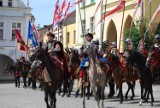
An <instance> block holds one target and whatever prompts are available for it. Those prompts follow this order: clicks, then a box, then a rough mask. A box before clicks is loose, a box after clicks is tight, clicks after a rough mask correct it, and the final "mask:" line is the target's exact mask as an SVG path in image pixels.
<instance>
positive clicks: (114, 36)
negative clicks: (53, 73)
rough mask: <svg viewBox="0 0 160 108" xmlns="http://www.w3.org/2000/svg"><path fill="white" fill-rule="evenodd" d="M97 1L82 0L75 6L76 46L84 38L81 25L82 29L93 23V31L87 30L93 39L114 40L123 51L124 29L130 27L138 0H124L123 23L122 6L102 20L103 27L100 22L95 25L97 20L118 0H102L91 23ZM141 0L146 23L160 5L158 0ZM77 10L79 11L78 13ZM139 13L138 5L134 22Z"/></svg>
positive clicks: (115, 4)
mask: <svg viewBox="0 0 160 108" xmlns="http://www.w3.org/2000/svg"><path fill="white" fill-rule="evenodd" d="M99 1H100V0H83V2H82V3H81V4H80V6H78V5H77V7H76V10H77V14H76V28H77V32H76V43H77V46H80V45H81V44H82V43H83V42H84V38H83V36H82V34H83V33H82V29H81V28H82V26H83V28H84V29H88V28H92V25H94V26H93V27H95V28H94V29H93V31H92V30H91V29H90V30H91V31H89V32H91V33H93V34H94V39H99V40H100V41H102V40H103V41H106V40H108V41H109V42H112V41H116V42H117V48H119V45H120V52H123V36H124V31H125V30H126V28H130V25H131V21H132V15H133V12H134V8H135V5H136V3H137V2H138V0H126V4H125V11H124V20H123V25H122V16H123V8H122V9H121V10H120V11H118V12H117V13H116V14H115V15H114V16H113V17H111V18H110V19H109V18H106V19H107V20H106V21H105V22H104V29H103V26H102V25H101V24H99V25H98V26H97V23H98V21H99V20H100V18H101V17H102V16H103V15H104V14H105V13H108V12H110V11H111V10H112V9H114V8H115V7H116V6H118V5H119V3H120V0H107V2H106V0H102V1H103V7H102V8H99V9H98V11H97V13H96V16H95V18H94V20H93V22H94V23H92V20H91V17H92V16H94V13H95V10H96V8H97V6H98V3H99ZM143 1H144V3H143V7H144V9H143V13H144V19H145V20H146V22H145V24H146V25H148V23H149V21H150V20H151V18H152V16H153V14H154V12H155V11H156V9H157V8H158V6H159V5H160V0H152V1H151V3H150V4H149V1H150V0H143ZM79 7H80V8H79ZM79 10H80V12H79V13H78V11H79ZM141 13H142V8H141V7H139V8H138V10H137V13H136V15H135V18H134V22H135V21H136V20H138V19H139V18H140V17H141ZM80 19H81V20H80ZM81 21H82V24H81ZM159 22H160V15H159V16H158V18H157V20H156V22H155V23H156V24H159ZM81 25H82V26H81ZM121 26H122V35H121V34H120V33H121ZM100 31H101V32H100ZM120 35H121V36H122V37H121V40H120Z"/></svg>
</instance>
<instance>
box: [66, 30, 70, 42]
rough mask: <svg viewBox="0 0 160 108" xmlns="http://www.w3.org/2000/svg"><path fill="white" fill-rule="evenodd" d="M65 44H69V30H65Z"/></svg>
mask: <svg viewBox="0 0 160 108" xmlns="http://www.w3.org/2000/svg"><path fill="white" fill-rule="evenodd" d="M66 44H67V45H68V44H69V32H67V37H66Z"/></svg>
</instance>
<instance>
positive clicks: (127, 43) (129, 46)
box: [125, 38, 133, 50]
mask: <svg viewBox="0 0 160 108" xmlns="http://www.w3.org/2000/svg"><path fill="white" fill-rule="evenodd" d="M125 44H126V49H127V50H133V45H132V40H131V39H130V38H127V39H126V40H125Z"/></svg>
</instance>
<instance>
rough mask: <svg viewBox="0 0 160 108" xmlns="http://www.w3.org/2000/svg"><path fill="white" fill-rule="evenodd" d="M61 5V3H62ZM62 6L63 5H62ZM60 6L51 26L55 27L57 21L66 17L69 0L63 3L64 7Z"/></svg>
mask: <svg viewBox="0 0 160 108" xmlns="http://www.w3.org/2000/svg"><path fill="white" fill-rule="evenodd" d="M62 5H63V4H62ZM63 6H64V5H63ZM63 6H61V10H60V12H59V13H57V14H58V17H57V18H56V19H55V22H54V24H53V25H54V26H53V28H56V27H57V26H58V25H59V23H60V22H61V21H62V20H63V19H65V18H66V17H67V13H68V10H69V8H70V1H69V2H68V3H67V5H65V7H63Z"/></svg>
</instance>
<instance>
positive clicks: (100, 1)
mask: <svg viewBox="0 0 160 108" xmlns="http://www.w3.org/2000/svg"><path fill="white" fill-rule="evenodd" d="M101 3H102V0H100V1H99V3H98V6H97V8H96V11H95V13H94V16H93V19H94V18H95V15H96V13H97V11H98V9H99V7H100V5H101Z"/></svg>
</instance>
